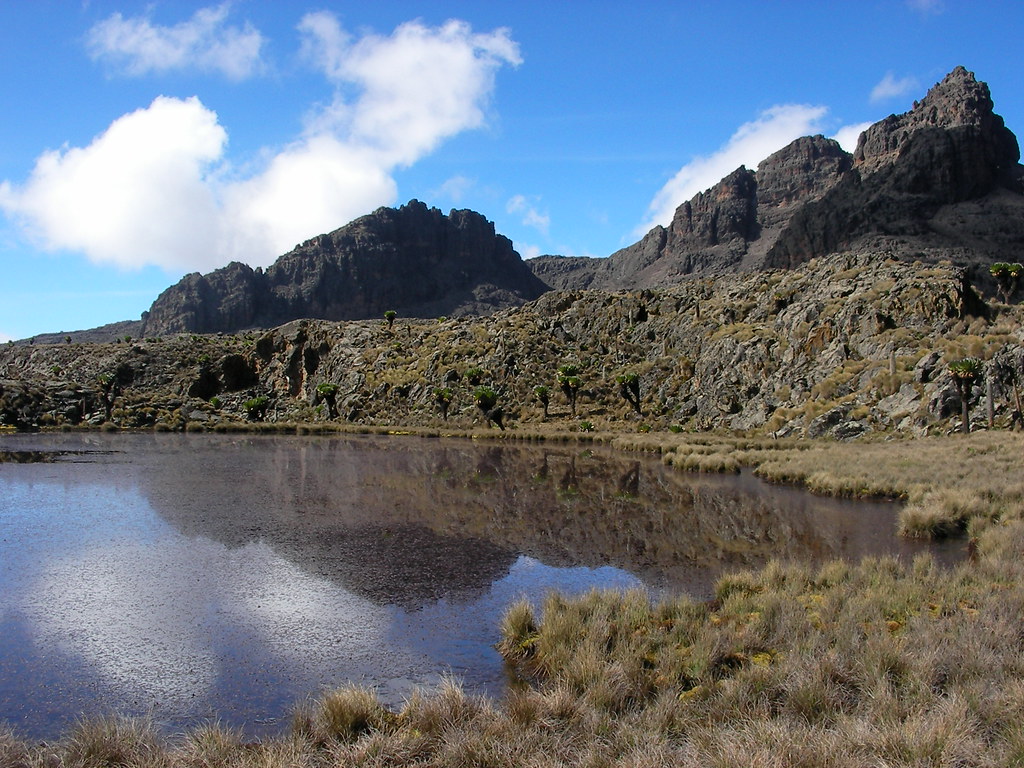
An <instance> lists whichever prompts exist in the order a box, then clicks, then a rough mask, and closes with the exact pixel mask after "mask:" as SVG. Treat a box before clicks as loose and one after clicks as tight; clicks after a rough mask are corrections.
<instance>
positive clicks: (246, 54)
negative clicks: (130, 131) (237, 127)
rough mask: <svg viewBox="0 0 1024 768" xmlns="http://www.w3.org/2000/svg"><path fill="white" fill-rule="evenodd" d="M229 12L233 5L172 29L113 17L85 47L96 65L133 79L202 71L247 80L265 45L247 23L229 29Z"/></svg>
mask: <svg viewBox="0 0 1024 768" xmlns="http://www.w3.org/2000/svg"><path fill="white" fill-rule="evenodd" d="M229 12H230V4H229V3H223V4H221V5H219V6H216V7H212V8H201V9H199V10H198V11H196V12H195V14H194V15H193V16H192V18H190V19H189V20H188V21H183V22H181V23H180V24H175V25H174V26H161V25H159V24H154V23H153V22H152V21H151V20H150V19H149V18H148V17H146V16H138V17H133V18H125V17H124V16H122V15H121V14H120V13H115V14H113V15H111V16H110V17H109V18H107V19H105V20H103V21H101V22H99V23H98V24H96V25H95V26H93V27H92V29H90V30H89V32H88V34H87V35H86V46H87V48H88V51H89V55H90V56H91V57H92V58H93V59H94V60H97V61H104V62H107V63H109V64H110V65H111V66H113V67H114V68H115V69H117V70H119V71H121V72H124V73H125V74H129V75H145V74H148V73H150V72H167V71H169V70H173V69H198V70H201V71H212V72H220V73H221V74H223V75H225V76H227V77H229V78H231V79H232V80H243V79H245V78H246V77H249V76H250V75H252V74H253V73H254V72H257V71H258V70H259V69H260V67H261V60H260V51H261V49H262V47H263V44H264V42H265V40H264V38H263V35H261V34H260V32H259V31H258V30H257V29H255V28H254V27H253V26H252V25H251V24H249V23H246V24H245V26H243V27H232V26H227V25H226V24H225V22H226V20H227V17H228V14H229Z"/></svg>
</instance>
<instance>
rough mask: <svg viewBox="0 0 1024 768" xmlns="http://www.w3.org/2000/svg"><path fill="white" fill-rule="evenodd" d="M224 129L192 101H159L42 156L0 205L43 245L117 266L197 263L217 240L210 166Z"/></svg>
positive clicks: (2, 191)
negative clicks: (80, 143) (87, 139)
mask: <svg viewBox="0 0 1024 768" xmlns="http://www.w3.org/2000/svg"><path fill="white" fill-rule="evenodd" d="M226 142H227V133H226V132H225V130H224V129H223V128H222V127H221V126H220V125H219V123H218V122H217V115H216V114H215V113H214V112H212V111H210V110H208V109H206V108H205V107H204V106H203V105H202V104H201V103H200V102H199V100H198V99H196V98H191V99H185V100H180V99H171V98H167V97H163V96H161V97H158V98H157V99H156V100H155V101H153V103H152V104H151V105H150V106H149V107H147V108H145V109H140V110H137V111H136V112H132V113H130V114H128V115H124V116H123V117H120V118H118V119H117V120H115V121H114V122H113V123H112V124H111V125H110V127H109V128H108V129H107V130H106V131H105V132H104V133H103V134H102V135H100V136H98V137H97V138H95V139H94V140H93V141H92V143H91V144H89V145H88V146H86V147H81V148H78V147H65V148H63V149H60V150H54V151H50V152H45V153H43V155H41V156H40V157H39V159H38V160H37V161H36V165H35V168H34V170H33V171H32V175H31V177H30V178H29V180H28V182H27V183H26V184H25V185H24V187H22V188H20V189H15V188H13V187H12V186H11V185H10V184H9V183H5V184H4V185H3V187H0V207H2V208H3V209H4V210H5V211H6V212H7V213H8V214H9V215H10V214H13V215H14V216H15V217H17V218H19V219H20V220H21V221H22V222H23V223H24V225H25V227H26V229H27V230H28V231H29V232H30V234H32V235H34V236H35V238H36V239H37V240H38V241H39V242H40V244H41V245H42V246H43V247H45V248H48V249H51V250H57V249H68V250H81V251H84V252H85V253H86V255H88V256H89V258H91V259H92V260H94V261H97V262H110V263H114V264H117V265H120V266H123V267H130V266H135V265H141V264H144V263H157V264H160V265H162V266H164V267H168V268H188V267H198V266H200V265H201V264H203V263H205V259H207V258H209V250H210V247H211V245H212V244H213V243H215V242H216V241H217V239H218V228H219V222H218V216H217V201H216V195H215V192H214V186H215V184H214V182H213V179H212V177H211V172H212V169H213V167H214V165H215V164H216V163H217V162H218V161H219V160H220V159H221V157H222V154H223V151H224V146H225V143H226Z"/></svg>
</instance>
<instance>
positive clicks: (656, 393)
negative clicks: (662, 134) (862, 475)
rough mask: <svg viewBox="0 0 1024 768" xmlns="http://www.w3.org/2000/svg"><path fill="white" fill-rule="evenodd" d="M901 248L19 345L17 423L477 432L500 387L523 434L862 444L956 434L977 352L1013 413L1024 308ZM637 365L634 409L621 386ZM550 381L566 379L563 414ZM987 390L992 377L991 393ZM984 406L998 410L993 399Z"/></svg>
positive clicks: (14, 356) (7, 381)
mask: <svg viewBox="0 0 1024 768" xmlns="http://www.w3.org/2000/svg"><path fill="white" fill-rule="evenodd" d="M898 253H899V240H898V239H897V238H892V239H890V240H889V241H888V244H887V243H885V242H882V243H880V244H879V247H878V249H877V250H874V251H872V252H870V253H864V252H857V253H844V254H836V255H833V256H831V257H828V258H825V259H814V260H811V261H809V262H806V263H803V264H799V265H797V267H795V268H794V269H790V270H765V271H757V272H749V273H746V274H743V275H740V276H736V275H730V276H722V277H707V278H699V279H698V278H695V279H691V280H688V281H686V282H684V283H682V284H680V285H676V286H671V287H669V288H666V289H664V290H644V291H640V292H620V293H608V292H604V291H596V290H592V291H563V292H550V293H547V294H545V295H544V296H542V297H541V298H540V299H539V300H537V301H535V302H532V303H529V304H527V305H525V306H523V307H521V308H518V309H510V310H503V311H500V312H498V313H496V314H495V315H493V316H492V317H490V318H486V319H479V318H476V319H474V318H451V319H444V320H441V321H439V320H410V319H405V318H399V319H398V320H397V321H396V322H395V324H394V326H393V327H389V326H388V324H387V323H385V322H382V321H381V320H366V321H351V322H341V323H333V322H328V321H318V320H308V321H307V320H303V321H293V322H291V323H288V324H285V325H283V326H280V327H278V328H276V329H274V330H271V331H266V332H264V331H259V332H255V331H254V332H248V333H243V334H239V335H194V334H191V335H190V334H178V335H167V336H159V337H157V336H153V337H148V338H145V339H138V340H134V341H132V342H130V343H127V342H121V343H111V344H96V345H87V344H77V343H61V344H49V345H44V344H38V343H37V344H35V345H6V346H5V347H4V348H3V349H2V350H0V422H2V423H5V424H8V425H14V426H17V427H20V428H31V427H34V426H37V425H47V424H49V425H64V424H80V423H91V424H95V425H99V424H103V423H105V422H109V423H111V424H113V425H116V426H122V427H153V426H157V427H160V428H170V429H183V428H185V427H186V426H187V425H189V424H191V425H192V428H201V427H202V428H216V427H217V426H218V425H222V424H227V423H229V422H232V421H246V420H250V419H257V420H262V419H266V420H268V421H275V420H276V421H311V422H317V421H323V422H327V421H333V422H337V423H351V424H366V425H402V424H415V425H425V426H444V425H447V426H448V427H450V428H460V427H461V428H471V427H473V426H474V425H475V426H477V427H479V426H483V425H484V423H485V417H484V414H483V412H482V411H481V410H480V409H479V408H478V407H477V406H476V402H475V395H476V393H477V388H478V387H480V386H486V387H489V388H491V389H493V390H494V392H495V393H496V395H497V407H498V408H499V409H500V410H501V412H502V414H503V416H504V419H503V423H504V426H506V427H508V428H516V429H524V428H531V425H532V428H539V429H544V428H546V427H545V426H543V425H553V426H555V427H558V428H562V429H578V428H579V427H580V424H581V422H584V421H585V422H590V423H591V424H592V425H593V426H594V427H595V428H602V427H616V425H617V427H616V428H619V429H622V428H625V429H629V430H632V429H639V428H641V427H644V428H647V427H649V428H651V429H655V430H658V429H669V428H683V429H696V430H706V429H712V428H718V427H724V428H730V429H738V430H753V431H755V432H761V433H768V434H773V435H788V434H799V435H803V434H809V435H825V434H828V435H832V436H836V437H844V438H847V437H855V436H858V435H862V434H865V433H870V432H877V431H892V430H896V431H907V432H913V433H917V432H920V431H922V430H935V429H939V430H944V429H949V428H950V427H951V425H952V422H953V421H955V420H956V418H957V417H958V415H959V413H960V399H959V395H958V393H957V390H956V387H955V386H954V384H953V381H952V379H951V377H950V374H949V372H948V370H947V364H948V363H949V362H951V361H952V360H956V359H959V358H962V357H965V356H975V357H978V358H981V359H982V360H984V361H986V362H985V365H986V376H988V377H991V379H992V381H993V385H994V386H993V394H994V402H995V406H996V419H997V421H998V423H1000V424H1005V423H1007V420H1008V418H1009V414H1010V411H1011V410H1012V408H1013V407H1014V406H1015V402H1016V401H1015V397H1016V396H1015V394H1014V387H1015V386H1016V385H1015V381H1016V380H1017V379H1016V378H1015V377H1017V376H1019V375H1020V374H1021V373H1022V368H1021V359H1022V346H1024V332H1022V329H1021V324H1020V313H1021V310H1020V308H1019V307H1011V306H1008V305H1005V304H999V303H996V302H995V299H994V297H986V298H987V301H983V300H982V298H981V297H979V295H978V293H977V292H976V290H975V289H974V288H973V287H972V286H971V285H970V284H969V282H968V280H967V276H966V273H965V271H964V270H963V269H960V268H956V267H951V266H930V265H923V264H908V263H905V262H903V261H901V260H899V259H898V258H896V256H897V255H898ZM566 364H571V365H575V366H576V367H577V368H578V378H579V394H578V403H577V409H576V414H575V415H574V414H572V412H571V409H570V406H569V403H568V401H567V400H566V398H565V396H564V395H563V393H562V391H561V390H560V383H559V381H558V370H559V368H560V367H561V366H563V365H566ZM630 374H635V376H636V383H637V385H638V386H637V391H638V394H639V399H638V400H636V398H634V400H636V402H635V404H634V403H631V402H630V401H629V400H628V399H627V398H626V397H625V394H626V393H627V392H628V386H623V383H624V382H620V380H619V377H620V376H628V375H630ZM537 386H546V387H548V388H549V390H550V398H549V399H550V404H549V408H548V414H547V416H545V414H544V411H543V408H542V406H541V404H540V402H539V401H538V399H537V397H536V394H535V388H536V387H537ZM983 395H984V386H983V382H980V383H979V386H976V387H975V388H974V389H973V391H972V394H971V397H972V400H971V402H972V404H973V405H975V406H977V405H978V404H979V403H981V402H982V399H983ZM446 398H447V399H448V400H449V401H450V402H449V404H448V408H447V418H445V416H444V409H443V407H442V401H443V400H444V399H446ZM974 413H975V416H976V418H978V419H981V420H982V421H984V420H985V409H984V408H978V407H975V408H974ZM644 425H646V426H644Z"/></svg>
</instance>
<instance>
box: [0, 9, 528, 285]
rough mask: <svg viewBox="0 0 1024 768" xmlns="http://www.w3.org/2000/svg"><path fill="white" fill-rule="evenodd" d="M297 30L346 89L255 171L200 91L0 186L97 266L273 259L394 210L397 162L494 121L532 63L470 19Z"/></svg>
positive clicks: (44, 232)
mask: <svg viewBox="0 0 1024 768" xmlns="http://www.w3.org/2000/svg"><path fill="white" fill-rule="evenodd" d="M224 7H225V6H221V8H224ZM299 29H300V32H301V34H302V35H303V40H304V43H303V45H304V51H305V54H306V55H307V56H309V57H310V60H312V61H315V62H316V63H317V65H318V67H320V68H321V70H322V71H323V72H324V74H325V75H326V76H327V77H328V78H329V81H330V82H331V83H332V91H333V93H332V98H331V100H330V101H329V103H328V104H327V105H326V106H323V107H320V108H317V109H314V110H313V111H312V112H311V113H310V115H309V117H308V120H307V123H306V126H305V129H304V131H303V132H302V134H301V135H299V136H297V137H296V138H295V139H294V140H293V141H291V142H289V143H288V144H286V145H285V146H283V147H278V148H274V149H267V150H265V152H264V154H263V156H262V157H261V158H260V162H259V164H258V165H255V166H254V167H255V170H253V171H252V172H250V173H248V175H245V176H242V175H240V174H239V172H238V171H237V170H236V166H233V164H232V163H231V162H230V161H229V159H228V157H227V156H226V148H227V143H228V133H227V131H226V129H225V128H224V127H223V126H222V125H221V124H220V123H219V121H218V118H217V115H216V113H215V112H214V111H213V110H211V109H209V108H208V107H207V106H205V105H204V104H202V103H201V102H200V101H199V100H198V99H197V98H195V97H193V98H190V99H175V98H169V97H159V98H157V99H156V100H154V101H153V103H152V104H150V105H149V106H148V107H146V108H144V109H139V110H137V111H136V112H133V113H131V114H128V115H124V116H123V117H121V118H118V119H117V120H115V121H114V122H113V123H112V124H111V125H110V127H109V128H108V129H107V130H106V131H104V132H103V133H102V134H101V135H100V136H98V137H96V138H95V139H93V141H92V142H91V143H89V144H88V145H87V146H84V147H68V146H65V147H63V148H61V149H59V150H54V151H48V152H45V153H43V154H42V155H41V156H40V157H39V158H38V160H37V161H36V165H35V168H34V169H33V171H32V173H31V175H30V177H29V178H28V180H27V181H25V182H24V183H23V184H21V185H14V184H11V183H10V182H7V181H5V182H4V183H3V184H0V209H2V210H3V211H4V212H5V213H6V214H7V215H8V216H11V217H13V218H15V219H17V220H18V221H19V223H20V224H21V225H22V228H23V230H24V231H26V232H27V233H28V234H29V236H30V237H32V238H33V239H35V240H36V241H37V242H39V243H40V244H41V245H42V246H43V247H46V248H50V249H66V250H70V251H81V252H84V253H85V254H86V255H87V256H88V257H89V258H90V259H92V260H93V261H96V262H106V263H114V264H118V265H121V266H124V267H131V266H142V265H145V264H156V265H159V266H162V267H164V268H166V269H169V270H173V271H177V270H181V269H201V270H204V269H210V268H214V267H217V266H222V265H223V264H225V263H226V262H227V261H229V260H232V259H237V260H240V261H245V262H247V263H249V264H251V265H253V266H256V265H266V264H269V263H271V262H272V261H273V260H274V258H275V257H276V256H278V255H280V254H281V253H283V252H285V251H287V250H288V249H290V248H291V247H292V246H294V245H295V244H296V243H298V242H301V241H303V240H305V239H307V238H309V237H312V236H314V235H317V234H319V233H321V232H326V231H330V230H332V229H334V228H336V227H338V226H340V225H342V224H344V223H346V222H348V221H350V220H351V219H353V218H355V217H356V216H359V215H361V214H363V213H366V212H367V211H368V210H372V209H374V208H376V207H378V206H380V205H387V204H392V203H393V202H394V201H395V199H396V197H397V185H396V183H395V180H394V178H393V173H394V171H395V170H396V169H397V168H398V167H401V166H407V165H410V164H412V163H414V162H416V161H417V160H418V159H420V158H422V157H423V156H424V155H426V154H427V153H429V152H430V151H431V150H433V149H434V148H435V147H436V146H437V145H438V144H439V143H440V142H442V141H444V140H445V139H447V138H450V137H451V136H453V135H455V134H457V133H459V132H461V131H465V130H469V129H474V128H479V127H480V126H481V125H483V124H484V122H485V118H486V110H487V106H488V101H489V99H490V96H491V93H492V92H493V89H494V81H495V74H496V71H497V70H498V69H499V68H501V67H502V66H504V65H506V64H512V65H515V64H518V63H519V61H520V57H519V53H518V48H517V47H516V44H515V43H514V42H513V41H512V40H511V38H510V37H509V34H508V32H507V31H506V30H498V31H496V32H493V33H489V34H477V33H474V32H473V31H472V29H471V28H470V27H469V26H468V25H467V24H464V23H462V22H448V23H446V24H445V25H443V26H441V27H437V28H431V27H427V26H424V25H422V24H420V23H418V22H416V23H410V24H403V25H402V26H400V27H399V28H398V29H396V30H395V31H394V33H393V34H392V35H390V36H387V37H382V36H378V35H374V34H365V35H363V36H362V37H360V38H358V39H356V38H354V37H353V36H352V35H350V34H348V33H347V32H345V31H344V30H343V29H342V28H341V26H340V24H338V22H337V20H336V19H335V18H334V17H333V16H331V15H330V14H327V13H318V14H312V15H310V16H306V17H304V18H303V20H302V23H301V24H300V25H299Z"/></svg>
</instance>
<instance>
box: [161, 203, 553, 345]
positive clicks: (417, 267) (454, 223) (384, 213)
mask: <svg viewBox="0 0 1024 768" xmlns="http://www.w3.org/2000/svg"><path fill="white" fill-rule="evenodd" d="M545 290H547V287H546V286H545V285H544V284H543V283H542V282H541V281H540V280H539V279H537V278H536V277H535V276H534V275H533V273H532V272H530V270H529V268H528V267H526V266H525V264H524V263H523V261H522V259H520V257H519V254H517V253H516V252H515V250H513V248H512V242H511V241H510V240H509V239H508V238H505V237H502V236H501V235H497V234H495V231H494V224H493V223H491V222H489V221H487V220H486V219H485V218H484V217H483V216H481V215H479V214H477V213H474V212H472V211H458V210H455V211H452V212H451V213H450V214H449V215H448V216H445V215H444V214H442V213H441V212H440V211H439V210H437V209H436V208H427V206H426V205H424V204H423V203H421V202H418V201H415V200H414V201H412V202H410V203H409V204H407V205H404V206H402V207H401V208H397V209H393V208H381V209H379V210H377V211H375V212H374V213H372V214H370V215H368V216H364V217H362V218H359V219H356V220H355V221H353V222H352V223H350V224H348V225H346V226H344V227H342V228H341V229H338V230H336V231H334V232H331V233H330V234H325V235H320V236H318V237H315V238H313V239H311V240H308V241H306V242H305V243H303V244H301V245H300V246H298V247H297V248H295V250H293V251H291V252H290V253H287V254H285V255H283V256H282V257H281V258H279V259H278V260H277V261H276V262H275V263H274V264H273V265H272V266H270V267H269V268H268V269H267V270H266V271H263V270H260V269H256V270H253V269H251V268H250V267H248V266H246V265H244V264H239V263H232V264H229V265H228V266H227V267H224V268H222V269H218V270H216V271H215V272H212V273H210V274H208V275H200V274H198V273H196V274H191V275H186V276H185V277H184V278H183V279H182V280H181V281H180V282H179V283H178V284H177V285H174V286H172V287H170V288H168V289H167V290H166V291H164V292H163V293H162V294H161V295H160V296H159V297H158V298H157V300H156V301H155V302H154V304H153V306H152V307H151V308H150V310H149V312H147V313H146V314H145V315H144V316H143V327H142V333H143V334H144V335H147V336H159V335H163V334H167V333H177V332H183V331H188V332H193V333H210V332H216V331H236V330H241V329H245V328H254V327H273V326H275V325H279V324H281V323H284V322H287V321H289V320H293V319H296V318H301V317H309V318H319V319H324V320H354V319H360V318H371V317H380V316H381V315H382V314H383V313H384V312H385V311H387V310H394V311H395V312H397V313H398V314H399V315H402V316H406V317H409V316H412V317H436V316H438V315H450V316H461V315H466V314H489V313H491V312H494V311H495V310H497V309H502V308H505V307H510V306H518V305H520V304H523V303H524V302H526V301H529V300H531V299H535V298H537V297H538V296H539V295H540V294H541V293H543V292H544V291H545Z"/></svg>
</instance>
